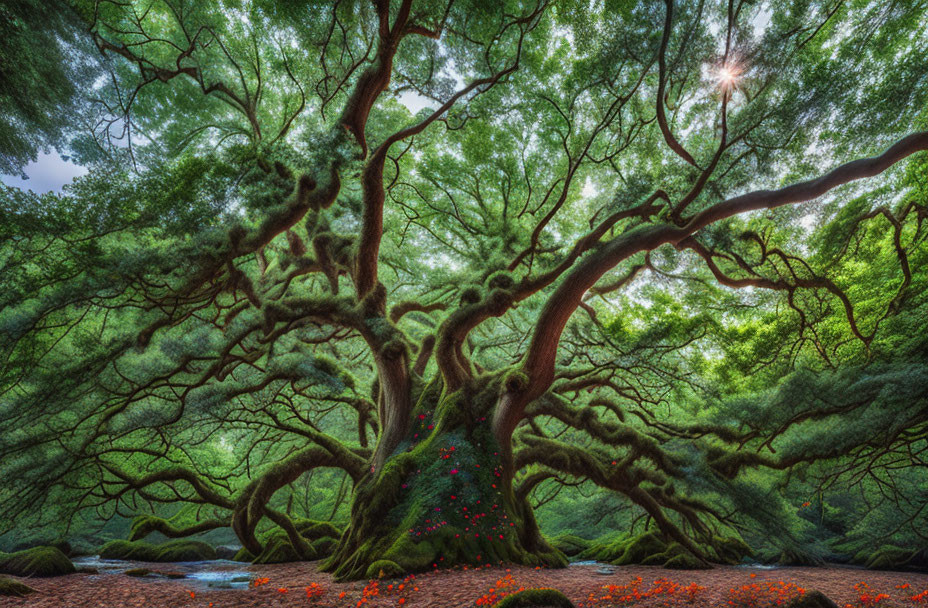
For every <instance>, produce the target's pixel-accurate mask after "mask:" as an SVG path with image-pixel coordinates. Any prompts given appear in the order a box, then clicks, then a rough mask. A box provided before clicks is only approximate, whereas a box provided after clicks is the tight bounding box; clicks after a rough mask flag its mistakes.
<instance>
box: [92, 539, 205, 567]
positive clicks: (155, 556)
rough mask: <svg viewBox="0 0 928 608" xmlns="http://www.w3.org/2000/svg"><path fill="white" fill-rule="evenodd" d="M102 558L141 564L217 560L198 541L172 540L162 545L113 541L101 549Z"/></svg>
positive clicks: (202, 543) (203, 544)
mask: <svg viewBox="0 0 928 608" xmlns="http://www.w3.org/2000/svg"><path fill="white" fill-rule="evenodd" d="M100 557H101V558H103V559H123V560H132V561H139V562H198V561H210V560H215V559H216V551H215V550H214V549H213V548H212V547H211V546H209V545H208V544H206V543H204V542H200V541H197V540H172V541H169V542H166V543H164V544H161V545H153V544H151V543H146V542H142V541H128V540H113V541H110V542H108V543H106V544H105V545H103V547H101V548H100Z"/></svg>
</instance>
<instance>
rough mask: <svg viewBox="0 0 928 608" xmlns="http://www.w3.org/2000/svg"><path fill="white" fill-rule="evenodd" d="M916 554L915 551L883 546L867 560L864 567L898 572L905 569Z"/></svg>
mask: <svg viewBox="0 0 928 608" xmlns="http://www.w3.org/2000/svg"><path fill="white" fill-rule="evenodd" d="M916 553H918V551H916V550H915V549H904V548H902V547H896V546H894V545H883V546H881V547H880V548H879V549H877V550H876V551H875V552H874V553H873V554H872V555H870V556H869V557H868V558H867V561H866V563H865V565H866V566H867V568H869V569H870V570H899V569H901V568H904V567H906V566H907V565H908V564H909V562H910V561H912V558H913V557H915V555H916Z"/></svg>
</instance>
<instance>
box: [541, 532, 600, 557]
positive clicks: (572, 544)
mask: <svg viewBox="0 0 928 608" xmlns="http://www.w3.org/2000/svg"><path fill="white" fill-rule="evenodd" d="M548 544H549V545H551V546H552V547H554V548H556V549H557V550H559V551H561V552H562V553H563V554H564V555H566V556H567V557H574V556H575V555H579V554H580V553H582V552H583V551H586V550H587V549H589V548H590V546H592V544H593V541H589V540H586V539H585V538H580V537H579V536H577V535H575V534H566V533H565V534H558V535H557V536H555V537H553V538H550V539H548Z"/></svg>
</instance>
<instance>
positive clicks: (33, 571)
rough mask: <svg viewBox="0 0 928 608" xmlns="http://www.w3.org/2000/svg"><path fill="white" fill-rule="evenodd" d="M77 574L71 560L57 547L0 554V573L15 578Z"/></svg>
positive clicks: (34, 548)
mask: <svg viewBox="0 0 928 608" xmlns="http://www.w3.org/2000/svg"><path fill="white" fill-rule="evenodd" d="M72 572H75V569H74V564H72V563H71V560H70V559H68V557H67V556H66V555H65V554H64V553H62V552H61V551H60V550H59V549H56V548H55V547H33V548H32V549H26V550H25V551H17V552H16V553H0V573H2V574H12V575H14V576H61V575H63V574H71V573H72Z"/></svg>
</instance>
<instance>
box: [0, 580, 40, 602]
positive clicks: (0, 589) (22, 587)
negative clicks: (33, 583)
mask: <svg viewBox="0 0 928 608" xmlns="http://www.w3.org/2000/svg"><path fill="white" fill-rule="evenodd" d="M30 593H35V589H33V588H32V587H30V586H29V585H27V584H25V583H21V582H19V581H18V580H16V579H13V578H4V577H2V576H0V595H7V596H13V597H26V596H27V595H29V594H30Z"/></svg>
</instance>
